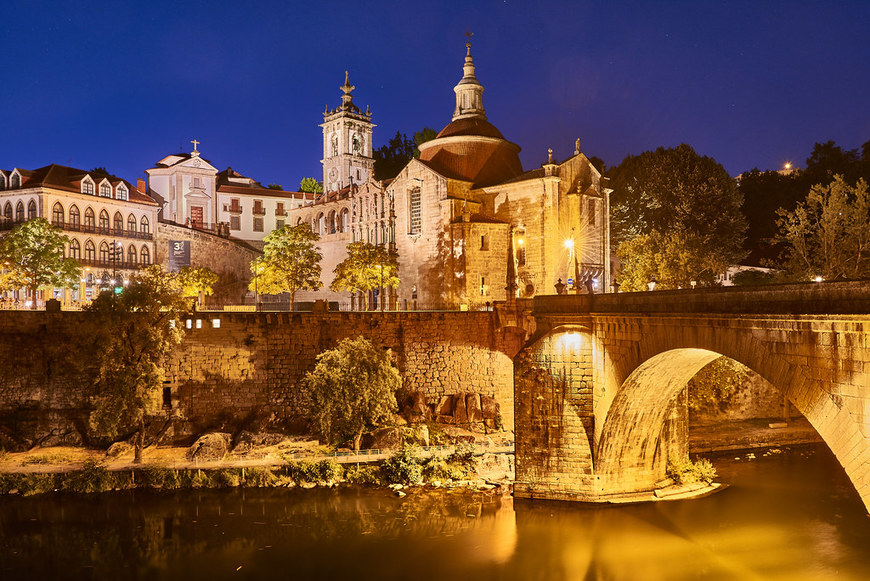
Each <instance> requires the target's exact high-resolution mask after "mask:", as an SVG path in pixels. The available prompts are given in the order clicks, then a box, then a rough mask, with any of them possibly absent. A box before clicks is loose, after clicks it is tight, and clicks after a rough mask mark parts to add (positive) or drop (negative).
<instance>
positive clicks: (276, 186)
mask: <svg viewBox="0 0 870 581" xmlns="http://www.w3.org/2000/svg"><path fill="white" fill-rule="evenodd" d="M269 189H270V190H278V191H279V192H283V191H284V186H282V185H281V184H269Z"/></svg>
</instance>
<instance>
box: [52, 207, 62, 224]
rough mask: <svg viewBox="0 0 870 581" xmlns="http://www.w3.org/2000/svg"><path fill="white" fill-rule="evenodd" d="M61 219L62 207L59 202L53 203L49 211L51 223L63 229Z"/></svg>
mask: <svg viewBox="0 0 870 581" xmlns="http://www.w3.org/2000/svg"><path fill="white" fill-rule="evenodd" d="M63 218H64V216H63V206H62V205H61V203H60V202H55V203H54V206H53V207H52V209H51V223H52V224H54V225H55V226H60V227H63Z"/></svg>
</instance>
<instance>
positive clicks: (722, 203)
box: [610, 144, 746, 290]
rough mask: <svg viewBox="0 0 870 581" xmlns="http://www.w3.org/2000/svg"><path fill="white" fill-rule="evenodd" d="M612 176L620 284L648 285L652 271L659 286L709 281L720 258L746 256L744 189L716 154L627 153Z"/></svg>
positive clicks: (683, 148)
mask: <svg viewBox="0 0 870 581" xmlns="http://www.w3.org/2000/svg"><path fill="white" fill-rule="evenodd" d="M610 174H611V178H612V181H611V185H612V187H613V188H614V191H613V194H612V196H611V203H612V208H613V209H612V215H611V227H612V232H613V235H612V240H613V242H614V244H615V245H618V250H617V253H618V255H619V256H620V258H621V259H622V260H623V264H622V269H623V271H622V274H621V276H620V285H621V288H622V289H623V290H646V283H647V282H649V280H650V277H651V276H653V275H655V277H656V279H657V281H658V283H659V284H660V285H662V286H661V287H660V288H676V286H684V287H685V286H688V283H689V282H690V281H692V280H695V281H697V282H698V283H699V284H711V283H712V281H713V279H714V277H715V275H716V274H717V272H716V271H717V270H719V269H720V268H721V265H722V264H726V265H730V264H737V263H738V262H739V261H740V259H741V258H742V257H743V250H742V248H741V246H742V243H743V239H744V233H745V230H746V220H745V218H744V217H743V215H742V213H741V211H740V209H741V203H742V198H741V194H740V192H739V191H738V190H737V189H736V187H735V185H734V181H733V180H732V179H731V177H730V176H729V175H728V173H727V172H726V171H725V169H724V168H723V167H722V166H721V165H720V164H718V163H717V162H716V161H715V160H714V159H712V158H710V157H706V156H700V155H698V154H697V153H696V152H695V150H694V149H692V148H691V147H689V146H688V145H685V144H682V145H679V146H677V147H675V148H668V149H666V148H664V147H660V148H658V149H657V150H655V151H647V152H644V153H642V154H640V155H638V156H628V157H627V158H625V160H623V162H622V163H621V164H619V165H618V166H617V167H615V168H612V169H611V171H610ZM639 237H643V238H641V239H640V240H639V241H636V242H633V241H635V239H637V238H639ZM632 242H633V244H631V243H632ZM626 243H629V245H628V246H623V245H625V244H626ZM637 254H640V256H639V257H638V258H636V259H634V258H633V257H634V256H635V255H637ZM683 281H684V282H683ZM641 282H642V283H643V284H642V285H641Z"/></svg>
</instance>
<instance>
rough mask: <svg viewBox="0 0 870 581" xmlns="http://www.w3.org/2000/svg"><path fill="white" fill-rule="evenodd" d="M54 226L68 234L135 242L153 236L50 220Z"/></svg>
mask: <svg viewBox="0 0 870 581" xmlns="http://www.w3.org/2000/svg"><path fill="white" fill-rule="evenodd" d="M51 223H52V224H53V225H54V226H57V227H58V228H60V229H62V230H66V231H68V232H87V233H89V234H101V235H103V236H114V237H117V238H136V239H137V240H153V239H154V234H152V233H151V232H140V231H139V230H125V229H124V228H107V227H105V226H96V225H94V224H82V223H80V222H79V223H75V222H60V221H57V220H52V222H51Z"/></svg>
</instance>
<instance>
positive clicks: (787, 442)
mask: <svg viewBox="0 0 870 581" xmlns="http://www.w3.org/2000/svg"><path fill="white" fill-rule="evenodd" d="M821 442H823V440H822V438H821V436H819V434H818V432H816V430H815V429H814V428H813V427H812V425H810V423H809V421H807V419H806V418H804V417H803V416H800V417H796V418H791V419H789V420H788V421H784V420H781V419H777V418H759V419H749V420H727V421H719V422H704V423H700V422H699V423H692V424H690V427H689V452H690V453H691V454H707V453H710V452H724V451H730V450H734V451H736V450H753V449H756V448H769V447H772V446H797V445H801V444H818V443H821Z"/></svg>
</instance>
